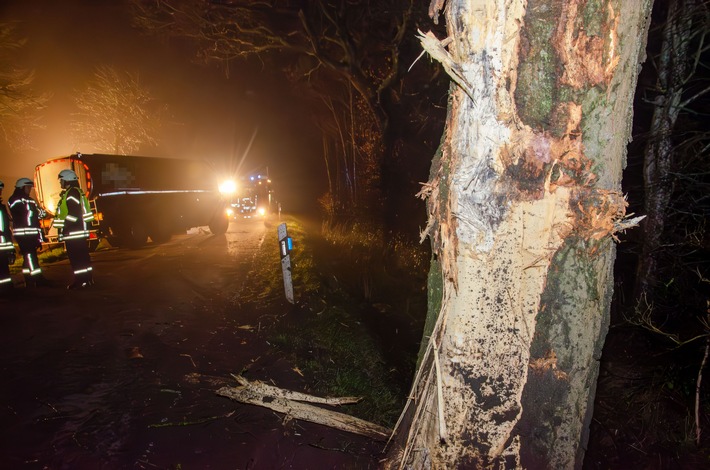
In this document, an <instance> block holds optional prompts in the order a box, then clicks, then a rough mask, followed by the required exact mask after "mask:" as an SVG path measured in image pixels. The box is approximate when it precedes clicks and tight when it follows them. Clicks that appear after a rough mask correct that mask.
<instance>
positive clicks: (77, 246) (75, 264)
mask: <svg viewBox="0 0 710 470" xmlns="http://www.w3.org/2000/svg"><path fill="white" fill-rule="evenodd" d="M64 245H65V246H66V248H67V255H68V256H69V262H70V263H71V267H72V271H74V282H75V283H84V282H86V283H92V282H93V280H94V279H93V276H92V270H93V268H92V267H91V255H90V254H89V243H88V242H87V240H86V238H74V239H71V240H65V241H64Z"/></svg>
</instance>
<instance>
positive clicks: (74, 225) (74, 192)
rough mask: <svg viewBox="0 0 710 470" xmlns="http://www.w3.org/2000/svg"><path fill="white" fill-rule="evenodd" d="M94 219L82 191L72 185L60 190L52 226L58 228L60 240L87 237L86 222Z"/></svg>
mask: <svg viewBox="0 0 710 470" xmlns="http://www.w3.org/2000/svg"><path fill="white" fill-rule="evenodd" d="M92 220H94V213H93V212H91V208H90V207H89V200H88V199H87V197H86V196H85V195H84V192H83V191H82V190H81V189H80V188H78V187H76V186H72V187H70V188H68V189H66V190H64V191H62V194H61V197H60V200H59V205H58V206H57V215H56V216H55V218H54V226H55V227H57V229H58V230H59V239H60V240H72V239H75V238H89V229H88V226H87V222H91V221H92Z"/></svg>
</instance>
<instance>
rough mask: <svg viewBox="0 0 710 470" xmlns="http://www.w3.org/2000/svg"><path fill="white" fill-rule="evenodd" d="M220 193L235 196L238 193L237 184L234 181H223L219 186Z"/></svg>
mask: <svg viewBox="0 0 710 470" xmlns="http://www.w3.org/2000/svg"><path fill="white" fill-rule="evenodd" d="M219 192H220V193H222V194H234V193H236V192H237V183H236V182H235V181H234V180H225V181H222V183H220V185H219Z"/></svg>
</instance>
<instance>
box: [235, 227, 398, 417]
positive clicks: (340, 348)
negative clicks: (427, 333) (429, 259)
mask: <svg viewBox="0 0 710 470" xmlns="http://www.w3.org/2000/svg"><path fill="white" fill-rule="evenodd" d="M283 222H285V223H286V224H287V227H288V232H289V235H290V236H291V237H292V238H293V240H294V249H293V251H292V253H291V261H292V276H293V284H294V291H295V292H296V300H297V306H296V308H295V309H293V310H292V311H291V312H289V314H288V315H284V316H281V317H279V318H278V320H277V321H274V322H273V324H272V325H270V326H266V328H264V329H263V330H262V334H263V335H265V337H266V340H267V341H268V342H269V343H270V344H271V345H273V346H274V348H275V349H276V352H275V353H276V354H279V355H281V356H282V357H285V358H287V359H288V360H289V361H290V362H291V363H292V364H293V367H296V368H298V369H299V370H300V371H301V372H302V373H303V376H304V377H305V378H307V379H308V381H309V384H308V385H309V389H310V390H309V392H311V393H316V394H320V395H325V396H358V397H363V399H362V400H361V401H360V402H359V403H358V404H356V405H351V406H348V407H343V408H342V409H341V411H343V412H346V413H349V414H351V415H353V416H357V417H359V418H362V419H365V420H367V421H371V422H374V423H378V424H381V425H384V426H392V425H394V423H395V421H396V419H397V417H398V416H399V413H400V411H401V409H402V407H403V405H404V400H405V397H406V393H407V390H402V386H401V378H400V377H399V376H398V372H397V371H396V370H394V369H392V368H391V367H388V365H387V361H386V359H385V357H384V356H383V353H382V351H381V348H380V347H379V345H378V344H377V342H376V341H375V340H374V339H373V337H372V335H371V334H370V332H369V331H368V329H367V328H366V326H365V325H364V323H363V322H362V321H361V317H362V312H361V311H360V308H361V307H360V303H359V302H357V301H353V298H352V297H351V296H349V295H348V293H347V292H346V291H345V290H343V289H341V288H340V287H339V285H338V284H337V283H333V282H329V281H328V278H330V277H332V273H330V272H324V271H323V270H322V269H321V268H320V267H319V265H318V264H317V263H316V262H315V254H316V253H315V252H316V251H318V250H320V249H322V247H323V244H324V243H327V242H325V240H323V239H322V238H321V237H320V236H319V235H317V233H319V232H318V230H317V229H313V228H311V229H310V230H307V229H306V228H305V227H304V226H303V224H302V223H301V222H300V221H299V220H297V219H295V218H292V217H285V218H284V220H283ZM272 229H273V230H272ZM267 232H274V233H275V224H274V225H273V227H268V228H267ZM254 261H255V262H254V263H253V266H254V269H253V270H252V272H251V273H250V276H249V278H250V282H249V284H248V285H247V286H245V288H244V289H243V290H242V292H241V293H240V295H239V299H238V302H239V303H240V304H247V303H248V304H251V305H253V306H255V308H260V309H267V308H269V307H273V306H275V305H277V304H283V303H284V300H283V279H282V278H281V275H280V273H281V272H280V269H279V268H278V266H279V264H280V257H279V250H278V241H277V240H276V237H275V236H267V238H266V239H265V240H264V243H263V244H262V246H261V248H260V250H259V252H258V253H257V254H256V258H255V260H254ZM346 269H347V268H346ZM276 273H278V274H276Z"/></svg>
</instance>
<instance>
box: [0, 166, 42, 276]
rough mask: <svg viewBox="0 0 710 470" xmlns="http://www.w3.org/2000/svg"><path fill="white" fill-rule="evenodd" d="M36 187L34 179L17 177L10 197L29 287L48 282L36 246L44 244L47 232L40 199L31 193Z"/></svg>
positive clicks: (14, 229) (14, 225)
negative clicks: (35, 198) (41, 220)
mask: <svg viewBox="0 0 710 470" xmlns="http://www.w3.org/2000/svg"><path fill="white" fill-rule="evenodd" d="M33 187H34V183H33V182H32V180H31V179H29V178H20V179H18V180H17V182H16V183H15V192H13V193H12V196H10V199H8V201H7V202H8V205H9V206H10V213H11V214H12V234H13V236H14V237H15V241H16V242H17V246H19V247H20V252H21V253H22V259H23V263H22V274H23V275H24V277H25V286H27V287H32V286H42V285H48V284H49V282H48V281H47V280H46V279H45V278H44V276H43V275H42V268H41V267H40V266H39V258H38V257H37V249H38V248H39V247H40V246H42V241H43V240H44V232H43V231H42V227H41V226H40V223H39V221H40V219H41V218H43V217H44V214H45V213H44V211H43V210H42V209H41V208H40V207H39V204H37V201H35V200H34V199H32V197H31V196H30V193H31V192H32V188H33Z"/></svg>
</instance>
